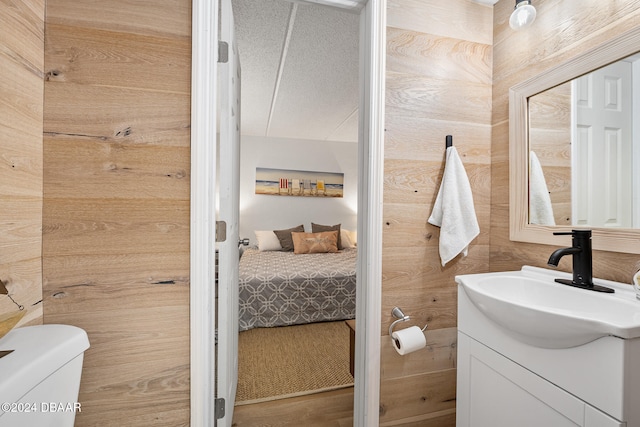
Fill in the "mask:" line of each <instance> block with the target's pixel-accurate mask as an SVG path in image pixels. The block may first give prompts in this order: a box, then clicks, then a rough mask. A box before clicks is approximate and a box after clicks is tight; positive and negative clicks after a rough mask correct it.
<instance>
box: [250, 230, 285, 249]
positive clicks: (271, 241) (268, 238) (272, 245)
mask: <svg viewBox="0 0 640 427" xmlns="http://www.w3.org/2000/svg"><path fill="white" fill-rule="evenodd" d="M255 233H256V240H257V241H258V250H260V251H281V250H282V246H281V245H280V240H278V236H276V235H275V233H274V232H273V230H264V231H258V230H256V231H255Z"/></svg>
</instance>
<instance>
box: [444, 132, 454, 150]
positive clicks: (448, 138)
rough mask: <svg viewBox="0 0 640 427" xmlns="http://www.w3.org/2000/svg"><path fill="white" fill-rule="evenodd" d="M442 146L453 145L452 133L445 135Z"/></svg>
mask: <svg viewBox="0 0 640 427" xmlns="http://www.w3.org/2000/svg"><path fill="white" fill-rule="evenodd" d="M444 146H445V148H449V147H453V136H452V135H447V136H446V137H445V143H444Z"/></svg>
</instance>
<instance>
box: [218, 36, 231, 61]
mask: <svg viewBox="0 0 640 427" xmlns="http://www.w3.org/2000/svg"><path fill="white" fill-rule="evenodd" d="M218 62H220V63H222V64H226V63H227V62H229V43H227V42H223V41H222V40H220V41H218Z"/></svg>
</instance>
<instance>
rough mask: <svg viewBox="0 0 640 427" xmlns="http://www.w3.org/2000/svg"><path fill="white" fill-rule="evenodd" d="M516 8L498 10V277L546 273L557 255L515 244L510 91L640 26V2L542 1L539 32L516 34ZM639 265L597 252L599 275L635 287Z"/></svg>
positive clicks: (494, 266)
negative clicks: (512, 20) (526, 270)
mask: <svg viewBox="0 0 640 427" xmlns="http://www.w3.org/2000/svg"><path fill="white" fill-rule="evenodd" d="M512 3H513V2H511V3H510V2H503V1H501V2H498V3H497V4H496V6H495V8H494V51H493V118H492V128H493V130H492V138H491V139H492V147H491V164H492V174H491V184H492V185H491V246H490V247H491V256H490V261H491V263H490V268H491V270H493V271H498V270H509V269H519V268H520V267H521V266H522V265H523V264H528V265H536V266H539V267H546V262H547V259H548V258H549V255H550V254H551V252H552V251H553V250H554V249H556V247H554V246H548V245H536V244H530V243H518V242H511V241H510V240H509V227H508V224H509V168H508V165H509V163H508V161H509V99H508V93H509V88H510V87H511V86H513V85H515V84H517V83H519V82H521V81H523V80H526V79H528V78H530V77H532V76H535V75H537V74H539V73H540V72H542V71H545V70H547V69H549V68H551V67H553V66H555V65H557V64H558V63H559V62H562V61H566V60H568V59H569V58H572V57H574V56H575V55H578V54H580V53H582V52H584V51H585V50H587V49H589V48H592V47H594V46H597V45H599V44H602V43H603V42H604V41H606V40H609V39H610V38H611V37H613V36H615V35H616V34H619V33H620V32H623V31H626V30H629V29H631V28H634V27H636V26H638V25H640V0H629V1H600V0H584V1H581V2H567V1H563V0H537V1H536V2H535V7H536V9H537V11H538V12H537V18H536V21H535V23H534V24H533V26H532V27H530V28H528V29H526V30H524V31H519V32H515V31H513V30H511V29H510V28H509V15H510V14H511V11H512V9H513V4H512ZM567 244H570V240H569V239H568V240H567ZM638 244H640V243H638ZM565 258H566V259H563V260H562V261H561V263H560V269H562V270H564V271H571V259H570V257H565ZM638 259H639V257H638V255H632V254H622V253H615V252H605V251H595V252H594V256H593V261H594V264H593V274H594V276H595V277H600V278H603V279H611V280H617V281H621V282H625V283H630V280H631V276H632V274H633V272H634V271H635V268H636V264H637V262H638Z"/></svg>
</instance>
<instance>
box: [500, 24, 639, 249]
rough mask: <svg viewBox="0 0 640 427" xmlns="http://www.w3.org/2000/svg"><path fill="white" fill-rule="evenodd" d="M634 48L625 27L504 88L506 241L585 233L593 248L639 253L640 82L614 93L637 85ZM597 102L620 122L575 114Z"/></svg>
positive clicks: (635, 37)
mask: <svg viewBox="0 0 640 427" xmlns="http://www.w3.org/2000/svg"><path fill="white" fill-rule="evenodd" d="M639 46H640V29H634V30H632V31H629V32H626V33H623V34H620V35H619V36H617V37H616V38H615V39H612V40H610V41H608V42H607V43H605V44H603V45H601V46H598V47H596V48H594V49H591V50H589V51H587V52H585V53H584V54H582V55H580V56H577V57H575V58H572V59H570V60H568V61H566V62H565V63H562V64H559V65H558V66H555V67H553V68H551V69H549V70H547V71H545V72H544V73H541V74H540V75H538V76H535V77H533V78H531V79H529V80H527V81H524V82H522V83H520V84H518V85H516V86H514V87H512V88H511V89H510V91H509V147H510V150H509V151H510V172H509V173H510V190H509V191H510V194H509V196H510V234H511V240H514V241H523V242H532V243H543V244H552V245H558V244H559V240H558V237H556V236H554V235H553V232H554V231H568V230H570V229H572V228H590V229H592V230H593V247H594V248H595V249H601V250H609V251H615V252H627V253H640V177H639V176H638V175H640V174H638V173H636V174H635V176H634V174H633V170H634V169H635V170H640V167H639V165H640V154H639V153H640V148H639V146H640V123H635V124H634V123H633V120H632V118H631V117H632V116H631V111H632V109H633V108H634V104H635V105H636V106H635V108H636V113H635V116H638V110H640V90H639V89H638V86H640V84H636V85H635V87H634V88H633V90H631V89H629V88H628V87H626V86H623V85H628V84H629V83H628V80H631V79H632V78H633V77H634V75H635V78H636V81H640V71H639V70H640V62H636V61H638V59H640V55H637V54H638V50H639ZM634 64H635V65H634ZM614 69H615V73H618V74H620V73H622V74H621V75H620V76H616V75H615V74H613V72H612V71H614ZM614 76H615V77H614ZM597 82H599V83H598V85H599V86H601V89H600V90H596V89H594V84H596V83H597ZM629 87H630V85H629ZM634 91H635V93H634ZM598 93H601V95H598ZM595 96H600V98H599V100H598V101H593V99H594V97H595ZM605 103H606V105H605V107H603V108H604V110H613V111H615V112H616V113H615V114H614V116H615V115H617V116H621V117H622V118H620V117H618V118H614V119H610V116H611V113H610V112H609V111H604V110H599V111H593V108H584V106H589V107H593V106H594V105H603V104H605ZM604 118H606V119H607V120H616V122H615V123H612V122H606V123H602V120H603V119H604ZM594 120H595V122H594ZM625 121H626V123H625ZM598 122H600V123H598ZM636 122H638V121H637V120H636ZM634 127H635V129H634ZM598 129H600V130H598ZM634 135H635V136H634ZM634 138H635V140H636V142H635V143H634ZM596 198H599V199H597V200H594V199H596Z"/></svg>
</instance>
